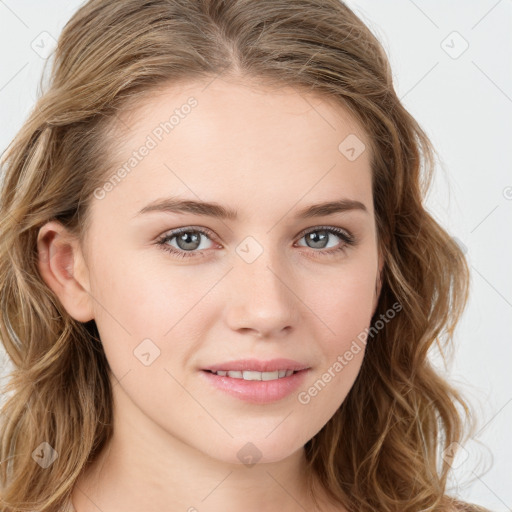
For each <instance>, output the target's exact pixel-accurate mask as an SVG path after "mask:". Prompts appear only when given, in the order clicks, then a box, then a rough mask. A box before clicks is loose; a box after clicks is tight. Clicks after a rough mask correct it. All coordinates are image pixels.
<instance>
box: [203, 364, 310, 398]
mask: <svg viewBox="0 0 512 512" xmlns="http://www.w3.org/2000/svg"><path fill="white" fill-rule="evenodd" d="M310 371H311V368H303V369H301V370H291V369H284V368H283V369H282V370H274V371H271V372H259V371H254V370H206V369H203V370H202V371H201V372H200V374H202V375H203V376H204V377H205V383H207V384H208V385H209V386H213V388H215V389H217V390H219V391H222V392H224V393H227V394H229V395H231V396H233V397H235V398H236V399H238V400H243V401H245V402H249V403H254V404H269V403H272V402H278V401H279V400H282V399H284V398H286V397H288V396H290V395H292V394H293V393H294V392H296V390H297V389H298V388H299V387H300V386H301V385H303V384H304V382H305V379H306V378H307V376H308V373H309V372H310Z"/></svg>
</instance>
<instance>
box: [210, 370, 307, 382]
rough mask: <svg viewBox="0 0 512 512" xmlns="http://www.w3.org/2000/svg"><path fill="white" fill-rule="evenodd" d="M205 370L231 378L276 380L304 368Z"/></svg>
mask: <svg viewBox="0 0 512 512" xmlns="http://www.w3.org/2000/svg"><path fill="white" fill-rule="evenodd" d="M203 371H205V372H209V373H213V374H214V375H218V376H219V377H230V378H232V379H243V380H263V381H269V380H278V379H284V378H286V377H290V376H291V375H293V374H295V373H299V372H301V371H304V370H286V369H284V370H276V371H273V372H258V371H255V370H243V371H238V370H218V371H213V370H203Z"/></svg>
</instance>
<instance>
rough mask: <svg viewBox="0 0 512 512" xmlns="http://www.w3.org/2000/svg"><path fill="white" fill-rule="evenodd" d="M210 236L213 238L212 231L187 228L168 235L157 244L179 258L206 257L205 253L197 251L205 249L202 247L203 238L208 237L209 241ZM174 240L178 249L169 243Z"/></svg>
mask: <svg viewBox="0 0 512 512" xmlns="http://www.w3.org/2000/svg"><path fill="white" fill-rule="evenodd" d="M210 236H213V233H212V232H211V231H210V230H205V229H193V228H192V227H186V228H180V229H176V230H174V231H171V232H170V233H167V234H166V235H164V236H163V237H162V238H160V239H159V240H158V241H157V244H158V245H159V246H160V247H161V248H162V249H163V250H164V251H167V252H170V253H172V254H175V255H176V256H178V257H179V258H189V257H192V256H204V251H197V249H200V248H201V249H204V248H205V247H201V238H202V237H206V238H208V239H209V238H210ZM174 239H176V244H177V248H176V247H173V246H172V245H169V244H168V243H167V242H171V241H173V240H174Z"/></svg>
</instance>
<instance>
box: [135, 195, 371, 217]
mask: <svg viewBox="0 0 512 512" xmlns="http://www.w3.org/2000/svg"><path fill="white" fill-rule="evenodd" d="M351 210H360V211H363V212H366V213H368V209H367V208H366V206H365V205H364V204H363V203H361V202H360V201H355V200H353V199H339V200H337V201H327V202H324V203H319V204H313V205H309V206H306V207H305V208H302V209H301V210H299V211H298V212H297V213H296V214H295V217H296V218H298V219H308V218H311V217H323V216H325V215H332V214H334V213H342V212H347V211H351ZM149 212H165V213H191V214H194V215H204V216H208V217H215V218H219V219H227V220H232V221H234V220H237V219H238V212H237V211H236V210H233V209H231V208H228V207H225V206H222V205H220V204H218V203H210V202H206V201H194V200H189V199H180V198H178V197H167V198H163V199H157V200H155V201H153V202H151V203H149V204H148V205H146V206H144V208H142V209H141V210H140V211H139V212H138V213H137V214H136V215H135V216H136V217H137V216H139V215H142V214H145V213H149Z"/></svg>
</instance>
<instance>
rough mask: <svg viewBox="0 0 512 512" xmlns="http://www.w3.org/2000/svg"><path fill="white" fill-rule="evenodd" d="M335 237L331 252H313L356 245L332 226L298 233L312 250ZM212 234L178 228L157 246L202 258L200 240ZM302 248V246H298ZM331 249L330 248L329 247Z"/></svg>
mask: <svg viewBox="0 0 512 512" xmlns="http://www.w3.org/2000/svg"><path fill="white" fill-rule="evenodd" d="M332 235H335V236H336V237H337V238H339V239H341V240H342V243H341V244H340V245H339V246H337V247H336V246H335V248H334V250H331V251H320V250H314V251H313V252H315V253H318V254H319V255H321V256H334V255H336V254H338V253H339V252H340V251H344V250H346V249H347V248H348V247H349V246H353V245H356V243H357V241H356V239H355V237H354V236H353V235H351V234H350V233H349V232H348V231H345V230H343V229H340V228H336V227H333V226H317V227H316V228H313V229H309V230H308V231H303V232H302V233H300V235H299V237H300V239H302V238H305V239H306V243H307V244H310V245H307V246H306V247H310V248H312V249H324V248H325V247H327V245H326V244H327V242H328V241H329V240H330V239H331V238H332ZM214 237H215V236H214V234H213V232H212V231H210V230H209V229H205V228H195V227H193V226H189V227H185V228H179V229H176V230H174V231H171V232H170V233H166V234H165V235H164V236H163V237H161V238H160V239H158V240H157V242H156V243H157V245H158V246H159V247H160V248H161V249H162V250H164V251H167V252H170V253H171V254H173V255H176V256H177V257H179V258H190V257H194V256H198V257H204V256H205V251H204V249H208V248H211V246H210V247H204V246H202V238H206V239H207V240H210V241H211V238H214ZM169 242H175V244H176V245H171V244H169ZM299 246H300V247H304V245H299ZM331 247H332V246H331ZM201 249H202V250H201Z"/></svg>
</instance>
